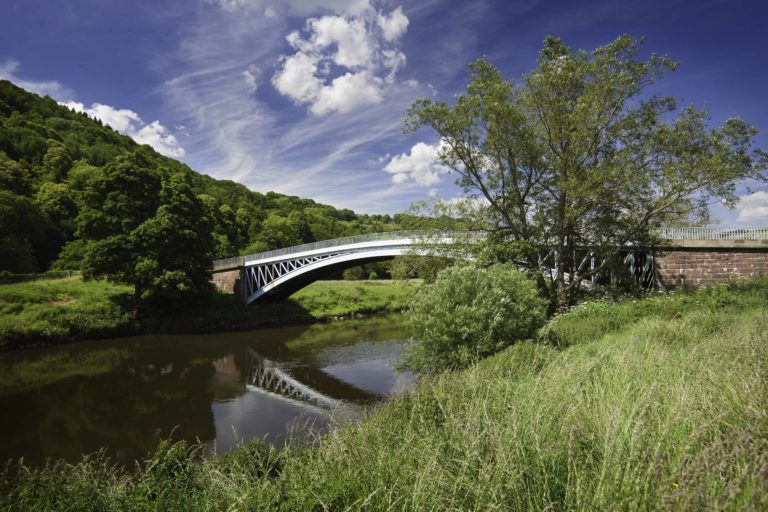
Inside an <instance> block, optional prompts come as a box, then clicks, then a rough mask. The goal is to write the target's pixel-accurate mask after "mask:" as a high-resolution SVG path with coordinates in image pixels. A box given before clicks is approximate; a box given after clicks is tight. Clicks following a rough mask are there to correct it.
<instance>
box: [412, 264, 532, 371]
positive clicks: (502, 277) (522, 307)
mask: <svg viewBox="0 0 768 512" xmlns="http://www.w3.org/2000/svg"><path fill="white" fill-rule="evenodd" d="M545 312H546V301H545V300H544V299H542V298H541V297H539V294H538V292H537V289H536V286H535V284H534V283H533V282H532V281H531V280H530V279H529V278H528V277H527V276H526V275H525V274H523V273H522V272H520V271H519V270H517V269H516V268H515V267H513V266H511V265H494V266H492V267H489V268H479V267H476V266H471V265H465V266H456V267H449V268H447V269H445V270H442V271H441V272H440V273H439V274H438V275H437V279H436V280H435V282H434V284H431V285H426V286H424V287H423V288H422V289H421V290H420V291H419V293H418V294H417V295H416V296H415V297H414V299H413V301H412V302H411V308H410V310H409V313H408V320H409V323H410V324H411V327H412V332H413V333H414V336H415V341H412V342H411V344H410V346H409V347H408V349H407V351H406V353H405V356H404V358H403V363H402V366H403V367H406V368H410V369H413V370H416V371H419V372H425V373H431V372H436V371H440V370H443V369H455V368H461V367H466V366H469V365H471V364H473V363H475V362H477V361H478V360H480V359H482V358H483V357H486V356H488V355H490V354H493V353H495V352H498V351H500V350H502V349H504V348H505V347H507V346H509V345H511V344H513V343H514V342H515V341H518V340H522V339H526V338H531V337H533V336H534V334H535V333H536V330H537V329H538V328H539V327H540V326H541V325H543V323H544V321H545V320H546V314H545Z"/></svg>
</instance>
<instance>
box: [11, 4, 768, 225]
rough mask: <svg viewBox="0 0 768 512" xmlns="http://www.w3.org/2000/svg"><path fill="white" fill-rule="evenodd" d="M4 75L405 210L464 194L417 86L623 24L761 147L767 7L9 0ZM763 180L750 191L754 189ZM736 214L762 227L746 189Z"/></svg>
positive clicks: (248, 165) (763, 214) (161, 134)
mask: <svg viewBox="0 0 768 512" xmlns="http://www.w3.org/2000/svg"><path fill="white" fill-rule="evenodd" d="M0 9H1V12H2V14H3V15H2V16H0V77H1V78H7V79H10V80H11V81H14V82H15V83H17V84H19V85H21V86H23V87H25V88H27V89H30V90H33V91H35V92H38V93H43V94H49V95H51V96H52V97H54V98H56V99H57V100H59V101H60V102H63V103H68V104H69V105H70V106H73V107H75V108H78V109H81V110H85V111H87V112H89V113H91V114H93V115H97V116H98V117H100V118H101V119H103V120H104V121H105V122H108V123H109V124H110V125H112V126H113V127H114V128H116V129H118V130H119V131H121V132H123V133H126V134H128V135H130V136H132V137H133V138H134V139H136V140H137V141H139V142H142V143H149V144H152V145H153V146H154V147H155V148H156V149H158V151H160V152H163V153H165V154H167V155H169V156H173V157H175V158H178V159H180V160H182V161H184V162H186V163H188V164H189V165H190V166H191V167H192V168H193V169H195V170H197V171H200V172H204V173H207V174H210V175H211V176H214V177H217V178H225V179H233V180H235V181H238V182H241V183H244V184H245V185H247V186H248V187H250V188H251V189H253V190H257V191H261V192H266V191H269V190H274V191H277V192H281V193H286V194H294V195H299V196H302V197H309V198H313V199H315V200H318V201H321V202H324V203H329V204H332V205H334V206H337V207H346V208H352V209H354V210H356V211H359V212H365V213H395V212H398V211H403V210H405V209H406V208H407V207H408V206H409V204H411V203H412V202H414V201H417V200H421V199H427V198H429V197H441V198H444V199H450V198H452V197H455V196H457V195H458V194H459V190H458V189H457V188H456V187H455V185H454V184H453V177H452V176H450V175H446V174H444V173H443V172H442V171H441V169H440V168H439V167H438V166H435V165H434V164H433V163H432V157H433V155H434V151H435V147H436V143H437V137H436V136H435V134H434V133H431V132H429V131H428V130H426V129H425V130H422V131H419V132H417V133H415V134H410V135H404V134H403V133H402V128H401V119H402V114H403V111H404V110H405V109H406V108H407V107H408V106H409V105H410V104H411V102H412V101H413V100H414V99H416V98H418V97H424V96H428V97H437V98H444V99H447V100H449V101H450V99H451V98H452V97H453V95H455V94H456V93H458V92H460V91H461V90H463V88H464V87H465V85H466V74H465V67H466V65H467V63H469V62H470V61H472V60H473V59H475V58H477V57H480V56H482V55H487V56H488V57H489V58H490V59H491V61H492V62H493V63H494V64H496V65H497V66H498V67H499V68H500V69H501V70H502V71H503V72H504V74H505V75H506V76H508V77H510V78H515V77H519V76H520V75H521V74H523V73H525V72H527V71H529V70H530V69H532V68H533V66H534V65H535V59H536V55H537V52H538V50H539V48H540V47H541V43H542V41H543V39H544V38H545V37H546V36H547V35H549V34H552V35H556V36H558V37H561V38H563V39H564V40H565V41H566V43H568V44H569V45H571V46H573V47H576V48H583V49H593V48H595V47H597V46H600V45H602V44H605V43H607V42H609V41H611V40H613V39H615V38H616V37H617V36H618V35H620V34H622V33H629V34H632V35H634V36H644V37H645V39H646V42H645V44H644V45H643V51H644V52H646V53H650V52H657V53H666V54H668V55H669V56H670V57H672V58H674V59H676V60H679V61H681V63H682V65H681V66H680V68H679V69H678V71H676V72H675V73H672V74H670V75H668V76H667V77H666V78H665V79H663V80H662V81H661V82H660V83H659V84H658V86H656V87H655V88H654V91H655V92H657V93H659V94H670V95H674V96H677V97H678V98H681V99H682V100H683V104H694V105H696V106H699V107H706V108H709V109H710V110H711V113H712V123H713V124H720V123H721V122H722V121H723V120H725V119H727V118H728V117H732V116H741V117H742V118H744V119H746V120H747V121H749V122H750V123H752V124H754V125H755V126H756V127H757V128H758V129H759V130H760V135H759V136H758V138H757V141H758V144H759V145H760V146H761V147H763V148H768V101H766V91H768V54H767V53H766V49H768V28H767V27H768V2H765V1H763V0H751V1H743V0H742V1H739V0H730V1H715V0H698V1H696V2H680V1H678V2H675V1H672V0H666V1H655V0H652V1H642V0H640V1H638V0H634V1H624V0H615V1H606V0H602V1H583V2H579V1H536V0H524V1H515V0H507V1H504V0H493V1H492V0H487V1H466V2H457V1H448V0H425V1H415V0H414V1H409V0H396V1H389V0H184V1H168V0H152V1H145V0H130V1H127V0H126V1H122V2H117V1H110V0H72V1H53V0H49V1H43V0H38V1H35V0H3V3H2V7H0ZM749 185H752V187H751V188H752V190H749V191H748V190H747V188H746V187H747V186H749ZM740 193H741V194H743V195H744V196H745V198H744V200H743V201H742V203H741V205H740V208H739V209H737V210H734V211H726V210H724V209H723V208H720V207H716V208H715V213H716V215H717V216H718V217H719V218H720V219H722V220H723V221H724V222H725V223H734V222H740V223H746V224H761V223H768V187H766V186H765V185H761V184H744V186H743V187H741V188H740Z"/></svg>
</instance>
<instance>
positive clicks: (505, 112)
mask: <svg viewBox="0 0 768 512" xmlns="http://www.w3.org/2000/svg"><path fill="white" fill-rule="evenodd" d="M639 44H640V41H639V40H637V39H633V38H631V37H629V36H626V35H625V36H621V37H619V38H618V39H616V40H615V41H613V42H611V43H609V44H607V45H605V46H602V47H600V48H597V49H595V50H593V51H589V52H588V51H574V50H572V49H571V48H569V47H568V46H566V45H565V44H564V43H563V42H562V41H561V40H559V39H556V38H553V37H549V38H547V39H546V41H545V42H544V47H543V49H542V50H541V52H540V54H539V58H538V61H537V67H536V69H534V70H533V71H531V72H530V73H528V74H527V75H525V76H523V77H522V80H521V81H520V82H519V83H516V82H513V81H509V80H506V79H505V78H504V77H503V76H502V74H501V73H500V72H499V71H498V70H497V69H496V68H495V67H494V66H493V65H492V64H491V63H490V62H489V61H488V60H487V59H484V58H483V59H480V60H477V61H475V62H473V63H472V64H470V66H469V74H470V81H469V84H468V86H467V90H466V93H464V94H460V95H458V96H457V98H456V101H455V103H454V104H452V105H449V104H447V103H446V102H444V101H440V100H434V99H420V100H417V101H416V102H414V104H413V105H412V106H411V107H410V109H409V110H408V111H407V113H406V119H405V126H406V129H407V130H410V131H414V130H417V129H419V128H420V127H430V128H432V129H433V130H435V131H436V132H437V133H438V134H439V136H440V138H441V149H440V151H439V160H440V161H441V162H442V163H443V164H444V165H446V166H448V167H449V168H450V169H451V170H452V171H453V172H454V173H455V174H456V175H457V176H458V180H457V182H458V184H459V185H461V186H462V187H463V189H464V191H465V192H466V194H467V195H469V196H471V197H473V198H477V199H478V200H479V201H480V202H481V203H482V204H484V205H485V206H484V207H483V208H481V209H480V214H481V215H480V220H481V221H482V223H483V225H484V227H485V229H488V230H489V231H490V232H492V233H493V235H494V236H493V237H492V238H491V239H492V240H495V241H496V242H501V243H502V244H503V245H504V246H505V247H504V248H503V249H499V248H496V249H494V250H492V251H486V253H497V254H498V253H504V255H505V258H504V259H506V260H511V261H514V262H516V263H517V264H518V265H521V266H523V267H525V268H527V269H529V270H530V271H531V272H534V273H535V274H536V275H537V276H539V285H540V287H541V288H542V289H543V290H546V292H547V293H548V294H549V295H550V297H551V298H552V300H553V302H563V301H568V300H570V298H572V296H573V294H574V293H575V292H576V291H577V290H578V288H579V286H580V283H581V282H582V281H583V280H584V279H587V278H589V277H591V276H592V275H595V274H597V273H600V272H602V271H604V270H605V268H606V266H607V265H610V263H611V262H612V261H614V260H615V256H616V255H617V253H618V252H620V251H621V250H622V248H625V247H626V246H628V245H630V244H634V245H645V244H651V243H653V241H654V230H655V229H656V228H657V227H659V226H661V225H664V224H667V223H672V222H680V219H687V218H690V217H691V216H698V217H702V216H703V217H706V214H707V206H708V204H709V203H711V202H712V201H725V202H731V203H732V202H733V201H734V200H735V198H736V196H735V187H736V184H737V183H738V182H739V181H740V180H743V179H748V178H752V179H764V178H765V175H764V171H765V169H766V163H767V161H768V159H767V158H766V154H765V153H764V152H762V151H761V150H759V149H754V148H753V137H754V135H755V134H756V130H755V128H754V127H752V126H751V125H749V124H747V123H746V122H744V121H742V120H741V119H729V120H727V121H726V122H725V123H724V124H723V125H722V126H721V127H719V128H710V127H709V117H708V114H707V112H706V111H702V110H697V109H695V108H694V107H692V106H687V107H684V108H679V105H678V102H677V101H676V100H675V99H674V98H671V97H664V96H653V95H651V94H649V92H648V89H649V87H650V86H652V85H653V84H654V83H655V82H656V81H657V80H658V79H660V78H661V77H662V76H663V75H664V74H666V73H667V72H669V71H672V70H674V69H675V68H676V67H677V63H676V62H673V61H672V60H670V59H669V58H667V57H665V56H659V55H655V54H652V55H650V56H649V57H648V58H647V59H642V58H641V57H640V53H639ZM585 251H595V253H596V254H597V256H598V259H597V265H596V266H595V268H594V269H591V268H589V265H588V264H587V262H588V261H589V258H585V256H586V254H585ZM545 269H546V270H548V271H547V272H546V275H545V274H544V273H543V272H542V270H545Z"/></svg>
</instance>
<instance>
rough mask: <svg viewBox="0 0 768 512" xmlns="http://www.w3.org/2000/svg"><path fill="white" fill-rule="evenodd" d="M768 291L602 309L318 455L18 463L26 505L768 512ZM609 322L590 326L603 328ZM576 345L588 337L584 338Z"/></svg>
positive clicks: (334, 441)
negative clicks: (115, 463)
mask: <svg viewBox="0 0 768 512" xmlns="http://www.w3.org/2000/svg"><path fill="white" fill-rule="evenodd" d="M766 304H768V281H766V280H757V281H753V282H751V283H749V284H746V285H740V286H731V287H728V288H721V289H718V290H717V291H702V292H699V293H695V294H691V295H680V296H676V297H672V298H656V299H649V300H643V301H638V302H635V303H622V304H619V305H613V306H612V305H607V304H603V305H600V306H590V307H588V308H584V309H583V310H580V311H575V312H573V313H569V314H566V315H563V316H562V317H560V318H558V320H556V323H557V325H556V327H550V331H549V334H546V333H545V334H546V335H545V336H542V339H545V340H546V339H548V338H547V337H546V336H549V335H552V336H554V335H553V334H552V332H555V333H556V334H557V336H556V339H557V340H558V342H559V343H560V344H559V345H557V346H555V345H552V344H547V343H541V342H538V343H534V342H525V343H520V344H517V345H515V346H513V347H511V348H509V349H508V350H506V351H505V352H502V353H500V354H497V355H495V356H493V357H491V358H488V359H486V360H484V361H482V362H481V363H479V364H477V365H476V366H474V367H472V368H470V369H468V370H466V371H462V372H459V373H446V374H443V375H440V376H438V377H436V378H434V379H432V380H430V381H425V382H423V383H421V384H420V385H419V386H417V388H416V389H415V390H414V391H413V392H411V393H409V394H406V395H404V396H402V397H400V398H398V399H395V400H393V401H392V402H390V403H388V404H386V405H385V406H382V407H380V408H379V409H377V410H376V411H374V412H373V413H372V414H371V415H370V416H369V417H368V418H367V419H366V420H365V421H364V422H363V423H362V424H361V425H359V426H356V427H347V428H341V429H339V430H336V431H334V432H332V433H330V434H328V435H326V436H324V437H322V438H320V439H319V440H318V442H317V443H316V444H315V445H314V446H289V447H286V448H284V449H280V450H277V449H274V448H272V449H268V448H265V447H262V446H260V445H259V444H258V443H251V444H248V445H247V446H246V447H244V448H243V449H241V450H239V451H236V452H235V453H233V454H231V455H228V456H225V457H220V458H212V459H205V460H200V459H199V457H198V456H197V455H196V453H195V450H194V449H188V448H187V447H185V446H184V445H175V446H171V445H167V444H163V445H162V446H161V447H160V448H159V449H158V451H157V452H156V453H155V454H154V455H153V456H152V458H151V459H150V460H149V461H147V462H146V463H145V464H144V465H143V468H142V469H139V470H137V471H136V472H134V473H127V472H124V471H122V470H119V469H117V468H114V467H112V466H110V465H109V463H108V462H106V461H105V460H104V459H103V457H98V456H97V457H92V458H89V459H86V460H85V461H84V462H82V463H80V464H77V465H73V466H72V465H67V464H63V463H55V464H51V465H50V466H49V467H47V468H45V469H42V470H34V469H28V468H24V467H23V466H21V467H19V466H18V465H13V466H7V467H6V468H5V470H4V471H3V472H2V474H0V506H2V507H3V508H6V509H10V510H14V509H15V510H75V509H77V510H125V509H131V510H142V509H146V510H361V509H364V510H542V509H544V510H585V511H587V510H588V511H595V510H633V511H634V510H697V511H698V510H709V509H713V510H765V509H766V507H768V311H767V310H766ZM590 317H591V318H592V319H593V321H592V322H589V321H588V320H589V318H590ZM569 333H571V334H572V335H573V338H569V337H568V336H569Z"/></svg>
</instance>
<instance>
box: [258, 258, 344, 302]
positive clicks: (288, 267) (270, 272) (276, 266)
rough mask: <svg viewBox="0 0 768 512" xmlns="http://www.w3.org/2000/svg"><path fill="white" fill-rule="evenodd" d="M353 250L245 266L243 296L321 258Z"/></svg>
mask: <svg viewBox="0 0 768 512" xmlns="http://www.w3.org/2000/svg"><path fill="white" fill-rule="evenodd" d="M353 252H355V251H352V250H346V251H336V252H330V253H325V254H317V255H312V256H305V257H303V258H293V259H288V260H282V261H272V262H269V263H263V264H260V265H252V266H249V267H245V269H244V273H245V290H244V291H245V296H246V297H251V296H253V295H254V294H255V293H257V292H259V291H261V290H263V289H264V288H265V287H266V286H268V285H270V284H272V283H274V282H275V281H277V280H278V279H280V278H281V277H283V276H286V275H288V274H290V273H292V272H296V271H297V270H299V269H302V268H304V267H306V266H308V265H312V264H314V263H318V262H320V261H323V260H329V259H332V258H338V257H339V256H344V255H347V254H352V253H353Z"/></svg>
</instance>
